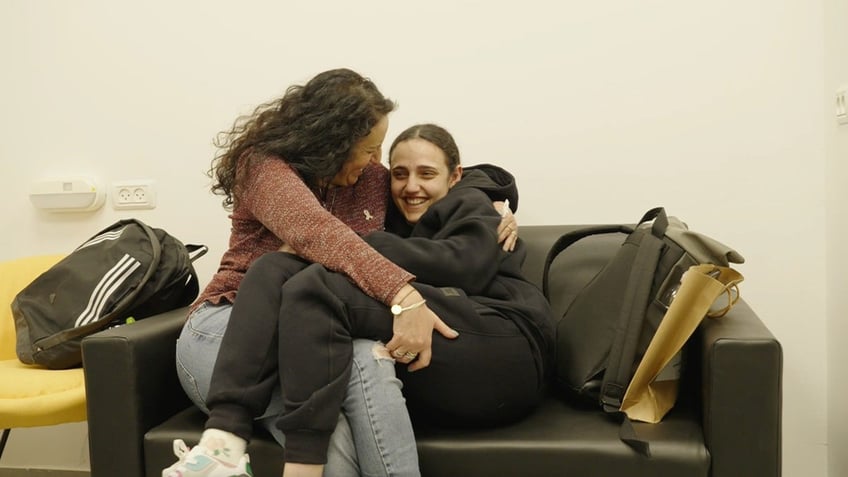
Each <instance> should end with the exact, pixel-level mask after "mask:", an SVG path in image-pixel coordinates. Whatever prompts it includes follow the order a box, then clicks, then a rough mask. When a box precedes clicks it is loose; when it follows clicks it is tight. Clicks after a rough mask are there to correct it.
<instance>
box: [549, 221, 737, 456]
mask: <svg viewBox="0 0 848 477" xmlns="http://www.w3.org/2000/svg"><path fill="white" fill-rule="evenodd" d="M651 221H652V223H649V222H651ZM610 257H612V258H610ZM729 262H733V263H742V262H744V258H743V257H742V256H741V255H739V254H738V253H737V252H735V251H734V250H732V249H730V248H729V247H727V246H725V245H723V244H721V243H719V242H717V241H715V240H713V239H711V238H709V237H706V236H704V235H701V234H698V233H696V232H693V231H690V230H689V229H688V227H687V226H686V224H684V223H683V222H681V221H680V220H678V219H677V218H675V217H668V216H667V215H666V212H665V209H663V208H662V207H657V208H654V209H651V210H649V211H648V212H647V213H645V215H644V216H643V217H642V219H641V220H640V221H639V223H638V224H637V225H636V226H635V227H633V226H629V225H609V226H594V227H586V228H583V229H578V230H575V231H572V232H569V233H566V234H564V235H563V236H562V237H560V238H559V239H558V240H557V241H556V242H555V243H554V245H553V246H552V247H551V249H550V251H549V252H548V256H547V258H546V260H545V268H544V274H543V278H542V288H543V292H544V294H545V296H546V297H547V298H548V299H549V300H550V302H551V307H552V309H553V311H554V316H555V317H558V322H557V325H556V343H557V346H556V358H555V363H554V374H555V387H556V388H557V389H558V390H559V391H561V392H562V393H563V394H565V395H566V396H568V397H570V398H577V400H578V401H582V402H584V403H587V402H588V403H591V404H592V405H596V406H597V405H600V406H601V407H602V408H603V409H604V411H606V412H608V413H612V414H616V415H619V417H621V416H620V412H619V409H620V407H621V401H622V398H623V397H624V393H625V391H626V390H627V386H628V385H629V384H630V380H631V378H632V377H633V373H634V372H635V370H636V368H637V367H638V365H639V362H640V361H641V358H642V356H643V355H644V354H645V350H646V349H647V348H648V345H649V344H650V342H651V339H652V338H653V336H654V333H655V332H656V330H657V327H658V326H659V323H660V322H661V321H662V318H663V316H664V315H665V312H666V309H667V308H668V305H669V304H670V303H671V300H673V299H674V292H675V291H676V287H677V286H679V284H680V279H681V277H682V275H683V272H685V271H686V270H687V269H688V268H689V267H690V266H692V265H697V264H701V263H712V264H716V265H722V266H728V265H729ZM672 364H673V365H675V366H678V369H677V371H679V364H680V363H679V362H677V363H672ZM672 371H673V370H672ZM622 432H623V434H622V439H623V440H625V442H628V443H629V444H631V445H633V442H635V441H638V440H637V439H635V438H632V439H631V438H630V437H628V436H627V435H625V434H629V433H630V431H628V430H627V429H625V430H623V431H622ZM631 437H632V436H631ZM640 445H641V444H640ZM643 450H645V451H647V448H644V449H643Z"/></svg>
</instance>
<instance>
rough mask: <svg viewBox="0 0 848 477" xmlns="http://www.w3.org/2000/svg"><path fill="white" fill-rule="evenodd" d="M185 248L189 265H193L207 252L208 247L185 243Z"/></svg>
mask: <svg viewBox="0 0 848 477" xmlns="http://www.w3.org/2000/svg"><path fill="white" fill-rule="evenodd" d="M185 248H186V250H188V259H189V260H191V263H194V261H195V260H197V259H198V258H200V257H202V256H204V255H206V252H208V251H209V247H207V246H206V245H203V244H196V243H187V244H186V245H185Z"/></svg>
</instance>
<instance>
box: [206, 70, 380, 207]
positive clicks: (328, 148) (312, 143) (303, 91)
mask: <svg viewBox="0 0 848 477" xmlns="http://www.w3.org/2000/svg"><path fill="white" fill-rule="evenodd" d="M394 109H395V103H394V101H392V100H390V99H388V98H386V97H384V96H383V94H382V93H380V91H379V90H378V89H377V86H376V85H375V84H374V83H373V82H372V81H371V80H370V79H368V78H365V77H363V76H362V75H360V74H359V73H356V72H355V71H352V70H349V69H345V68H341V69H334V70H329V71H325V72H323V73H319V74H318V75H317V76H315V77H314V78H312V79H311V80H309V81H308V82H307V83H306V84H305V85H293V86H290V87H289V88H288V89H287V90H286V93H285V94H284V95H283V96H282V97H281V98H279V99H276V100H273V101H269V102H267V103H264V104H261V105H259V106H258V107H257V108H256V109H255V110H254V111H253V113H252V114H249V115H246V116H242V117H239V118H238V119H236V121H235V123H234V124H233V127H232V129H230V130H229V131H225V132H222V133H220V134H219V135H218V137H217V139H216V140H215V146H217V147H218V148H219V150H220V152H219V153H218V154H217V155H216V156H215V158H214V159H213V160H212V166H211V168H210V169H209V173H208V175H209V177H211V178H212V179H213V180H214V183H213V185H212V192H214V193H215V194H219V195H223V196H224V200H223V205H224V208H227V209H231V208H232V207H233V205H234V204H235V203H236V201H237V200H238V194H239V187H238V185H239V184H240V183H241V177H240V175H241V174H243V173H245V171H247V170H249V169H250V168H249V167H239V163H240V162H241V161H250V160H251V158H252V157H253V156H254V154H253V153H262V154H270V155H273V156H276V157H278V158H280V159H281V160H284V161H286V163H287V164H289V165H290V166H291V167H292V168H294V169H295V170H296V171H297V172H298V173H299V174H300V176H301V177H302V178H303V181H304V182H305V183H306V185H307V186H308V187H309V188H310V189H311V190H313V191H314V192H315V193H316V194H318V195H319V196H322V195H323V194H324V193H325V192H326V187H327V184H328V183H329V181H330V179H332V178H333V176H335V175H336V174H337V173H338V172H339V170H341V167H342V165H343V164H344V163H345V161H347V159H348V157H349V156H350V153H351V149H352V148H353V146H354V144H355V143H356V142H357V141H359V140H360V139H362V138H364V137H365V136H367V135H368V134H369V133H370V132H371V129H372V128H373V127H374V125H375V124H377V122H379V121H380V119H382V118H383V117H384V116H385V115H387V114H389V113H390V112H392V111H394ZM245 165H247V164H245Z"/></svg>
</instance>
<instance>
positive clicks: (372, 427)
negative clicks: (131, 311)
mask: <svg viewBox="0 0 848 477" xmlns="http://www.w3.org/2000/svg"><path fill="white" fill-rule="evenodd" d="M231 309H232V307H231V306H230V305H221V306H212V305H210V304H208V303H204V304H202V305H201V306H200V307H199V308H198V309H197V310H195V312H194V313H192V314H191V316H189V319H188V320H187V321H186V324H185V326H184V327H183V330H182V333H181V334H180V338H179V340H178V341H177V374H178V376H179V379H180V382H181V383H182V386H183V389H184V390H185V392H186V394H187V395H188V396H189V398H191V400H192V401H193V402H194V403H195V404H196V405H197V406H198V407H200V408H201V409H203V410H204V411H206V412H208V409H207V407H206V396H207V395H208V392H209V384H210V382H211V379H212V370H213V368H214V366H215V358H216V357H217V355H218V349H219V347H220V345H221V339H222V337H223V335H224V331H225V330H226V327H227V323H228V322H229V317H230V310H231ZM401 386H402V385H401V382H400V380H398V379H397V377H396V375H395V369H394V360H393V359H392V358H391V357H390V356H388V354H387V353H381V352H380V345H379V343H377V342H374V341H370V340H355V341H354V359H353V369H352V372H351V378H350V383H349V387H348V392H347V396H346V397H345V400H344V403H343V406H342V414H341V415H340V416H339V423H338V425H337V426H336V430H335V432H334V433H333V436H332V438H331V440H330V447H329V451H328V455H327V465H326V467H325V469H324V475H325V476H328V477H348V476H350V477H354V476H360V475H361V476H365V477H389V476H392V477H406V476H410V477H416V476H418V475H420V473H419V470H418V454H417V450H416V445H415V437H414V435H413V432H412V424H411V422H410V420H409V414H408V412H407V410H406V406H405V402H404V400H403V396H402V394H401ZM281 410H282V397H281V393H280V388H279V387H277V388H276V389H275V390H274V392H273V393H272V397H271V402H270V405H269V406H268V409H267V410H266V411H265V413H264V414H263V415H262V416H261V417H260V418H259V419H258V421H259V423H260V424H261V425H262V427H264V428H265V429H267V430H268V431H269V432H270V433H271V435H272V436H274V439H276V440H277V442H279V443H280V445H285V436H284V435H283V433H282V432H281V431H280V430H279V429H278V428H277V427H276V425H275V423H276V421H277V417H278V415H279V413H280V411H281Z"/></svg>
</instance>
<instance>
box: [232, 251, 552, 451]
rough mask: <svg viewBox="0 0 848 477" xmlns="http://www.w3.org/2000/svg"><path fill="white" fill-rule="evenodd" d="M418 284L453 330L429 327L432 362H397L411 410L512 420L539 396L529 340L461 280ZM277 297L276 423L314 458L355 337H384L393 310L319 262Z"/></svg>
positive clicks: (292, 446) (332, 417) (344, 380)
mask: <svg viewBox="0 0 848 477" xmlns="http://www.w3.org/2000/svg"><path fill="white" fill-rule="evenodd" d="M414 287H415V288H416V289H417V290H418V291H419V292H420V293H421V294H422V295H423V296H424V298H425V299H426V300H427V305H428V306H429V307H430V308H431V309H432V310H433V311H434V312H435V313H436V314H437V315H438V316H439V317H440V318H441V319H442V320H443V321H445V322H446V323H447V324H448V325H449V326H450V327H452V328H453V329H455V330H457V331H458V332H459V337H457V338H456V339H453V340H449V339H446V338H444V337H442V336H441V335H440V334H438V333H437V332H434V336H433V345H432V347H433V359H432V361H431V363H430V366H428V367H427V368H424V369H422V370H419V371H416V372H414V373H410V372H406V366H405V365H398V371H399V372H398V375H399V377H400V378H401V379H402V381H403V383H404V389H403V393H404V396H405V397H406V399H407V403H408V404H409V406H410V408H411V409H413V410H416V411H424V412H426V413H427V414H428V415H429V417H431V418H435V419H438V420H440V421H441V422H443V423H452V424H455V425H494V424H499V423H503V422H508V421H512V420H514V419H517V418H519V417H521V416H523V415H525V414H526V413H527V412H528V411H529V410H530V409H531V408H532V407H533V406H535V404H537V402H538V400H539V398H540V389H541V388H542V385H541V382H542V377H541V376H539V375H538V373H537V367H536V364H535V360H534V357H533V351H532V349H531V346H530V344H529V342H528V340H527V339H526V338H525V336H524V335H523V334H522V333H521V331H520V330H519V328H518V326H516V324H515V323H514V322H513V321H512V320H511V319H509V318H508V317H505V316H503V315H502V314H500V313H498V312H496V311H495V310H492V309H490V308H487V307H484V306H482V305H480V304H478V303H476V302H475V301H473V300H472V299H470V298H469V297H467V296H466V295H465V293H464V292H463V291H462V290H459V289H455V288H437V287H432V286H428V285H424V284H414ZM281 298H282V305H281V307H280V313H279V338H280V346H279V365H280V377H281V382H282V388H283V398H284V409H285V410H284V413H283V415H282V416H281V417H280V419H279V420H278V422H277V426H278V427H279V428H280V429H281V430H283V431H284V432H285V434H286V452H287V453H288V454H289V455H291V456H293V457H294V458H295V459H298V460H297V461H299V462H313V463H320V462H324V459H325V456H326V450H327V445H328V442H329V438H330V435H331V433H332V431H333V429H334V427H335V425H336V419H337V417H338V413H339V409H340V408H341V404H342V401H343V399H344V397H345V393H346V391H347V385H348V380H349V376H350V369H351V361H352V353H353V351H352V349H353V348H352V343H351V342H352V338H370V339H375V340H382V341H384V342H387V341H388V340H390V339H391V337H392V324H393V320H394V319H395V318H394V317H393V316H392V314H391V312H390V311H389V309H388V307H386V305H385V304H383V303H380V302H378V301H377V300H374V299H373V298H371V297H369V296H367V295H365V294H364V293H363V292H362V291H360V290H359V288H357V287H356V285H354V284H353V283H351V282H350V281H349V280H348V278H347V277H345V276H344V275H341V274H337V273H331V272H328V271H327V270H326V269H324V268H323V267H322V266H320V265H310V266H309V267H307V268H305V269H304V270H303V271H301V272H300V273H298V274H297V275H296V276H294V277H292V278H290V279H289V280H288V281H287V282H286V283H285V284H284V285H283V288H282V296H281ZM397 319H403V316H401V317H399V318H397ZM228 332H229V330H228Z"/></svg>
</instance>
